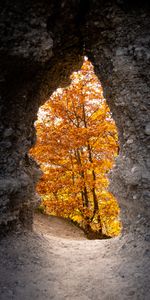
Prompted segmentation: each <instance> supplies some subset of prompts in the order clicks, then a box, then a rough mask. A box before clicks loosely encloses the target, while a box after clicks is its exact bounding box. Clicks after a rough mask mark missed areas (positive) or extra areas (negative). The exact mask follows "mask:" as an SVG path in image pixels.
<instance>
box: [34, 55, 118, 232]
mask: <svg viewBox="0 0 150 300" xmlns="http://www.w3.org/2000/svg"><path fill="white" fill-rule="evenodd" d="M71 80H72V82H71V85H70V86H69V87H67V88H65V89H58V90H57V91H56V92H55V93H54V94H53V95H52V96H51V98H50V99H49V101H47V102H46V104H45V105H44V106H43V107H42V108H41V110H40V113H39V119H38V121H37V124H36V128H37V135H38V140H37V144H36V147H35V148H34V149H32V155H34V157H35V158H36V159H37V160H38V162H39V163H40V164H41V167H42V169H43V172H44V175H43V177H42V179H41V181H40V183H39V184H38V187H37V189H38V192H39V193H40V194H41V196H42V197H43V203H42V206H43V207H44V210H45V211H46V212H47V213H51V214H56V215H58V216H63V217H67V218H71V219H72V220H74V221H77V222H78V223H79V224H80V226H81V227H83V228H84V230H85V231H86V232H91V231H96V232H98V234H99V235H101V234H102V232H103V233H105V234H106V235H115V234H116V233H118V231H119V227H120V224H119V222H118V220H117V217H118V211H119V208H118V205H117V202H116V200H115V199H114V197H113V196H112V195H111V194H110V193H108V192H107V190H106V188H107V186H108V179H107V173H108V172H109V170H110V169H111V168H112V166H113V163H114V157H115V156H116V155H117V151H118V142H117V131H116V127H115V123H114V121H113V119H112V117H111V113H110V110H109V107H108V106H107V104H106V101H105V99H104V98H103V93H102V87H101V84H100V82H99V80H98V79H97V77H96V75H95V74H94V70H93V66H92V64H91V63H90V62H89V61H88V60H87V59H85V61H84V63H83V66H82V68H81V70H80V71H79V72H75V73H73V74H72V76H71ZM110 224H111V226H110Z"/></svg>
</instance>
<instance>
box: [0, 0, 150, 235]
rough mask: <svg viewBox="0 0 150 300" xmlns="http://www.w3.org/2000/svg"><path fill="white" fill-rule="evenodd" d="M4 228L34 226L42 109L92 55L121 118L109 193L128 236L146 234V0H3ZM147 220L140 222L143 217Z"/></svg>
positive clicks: (149, 104) (149, 189) (0, 135)
mask: <svg viewBox="0 0 150 300" xmlns="http://www.w3.org/2000/svg"><path fill="white" fill-rule="evenodd" d="M0 6H1V12H2V15H1V22H0V35H1V44H0V54H1V56H0V63H1V74H0V85H1V95H0V96H1V98H0V113H1V117H0V146H1V147H0V165H1V168H0V186H1V190H0V196H1V200H0V226H1V231H2V232H3V231H4V229H9V228H12V227H13V226H15V227H16V225H17V224H23V225H24V226H31V224H32V211H33V208H34V207H35V206H36V205H37V203H38V201H39V199H38V197H37V196H36V194H35V191H34V190H35V185H36V182H37V181H38V179H39V177H40V175H41V174H40V172H39V168H38V166H37V164H36V163H35V162H34V161H33V160H32V159H30V158H29V157H28V151H29V149H30V148H31V147H32V146H33V145H34V143H35V142H36V136H35V129H34V121H35V120H36V114H37V111H38V108H39V106H40V105H41V104H42V103H43V102H44V101H46V99H48V97H49V95H50V94H51V93H52V92H53V91H54V90H55V89H56V88H57V87H59V86H64V85H66V84H68V83H69V74H71V73H72V71H73V70H77V69H78V68H79V67H80V65H81V63H82V55H87V56H88V57H89V59H90V60H91V61H92V63H93V64H94V66H95V71H96V73H97V75H98V77H99V78H100V80H101V82H102V85H103V88H104V96H105V97H106V99H107V101H108V104H109V106H110V108H111V111H112V114H113V117H114V119H115V121H116V124H117V127H118V131H119V140H120V153H119V157H118V158H117V161H116V167H115V168H114V170H113V171H112V172H111V174H110V177H111V185H110V189H111V190H112V191H113V193H114V194H115V195H116V197H117V199H118V201H119V203H120V206H121V208H122V219H123V222H124V228H125V230H126V232H127V231H129V230H131V231H132V232H138V234H139V232H141V233H142V234H143V232H146V231H147V226H148V216H149V197H150V185H149V168H150V163H149V152H150V143H149V142H150V139H149V130H150V129H149V113H150V101H149V100H150V99H149V97H150V96H149V95H150V91H149V86H148V83H149V77H150V73H149V72H150V68H149V63H150V50H149V49H150V48H149V44H150V37H149V30H150V28H149V27H150V22H149V10H148V6H147V3H146V1H142V3H141V1H136V2H135V1H127V0H124V1H123V0H122V1H119V0H118V1H117V0H116V1H102V0H101V1H95V0H88V1H84V0H80V1H79V0H71V1H67V0H64V1H61V0H59V1H57V2H56V1H52V0H51V1H48V0H42V1H39V0H34V1H32V2H31V1H29V0H27V1H19V0H11V1H9V0H7V1H4V0H3V1H1V4H0ZM139 215H140V218H139V217H138V216H139Z"/></svg>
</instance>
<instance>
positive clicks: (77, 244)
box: [0, 214, 150, 300]
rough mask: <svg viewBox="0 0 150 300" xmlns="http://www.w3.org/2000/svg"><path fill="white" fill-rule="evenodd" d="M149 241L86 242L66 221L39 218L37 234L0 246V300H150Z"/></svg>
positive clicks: (25, 234) (14, 236)
mask: <svg viewBox="0 0 150 300" xmlns="http://www.w3.org/2000/svg"><path fill="white" fill-rule="evenodd" d="M148 254H149V248H148V241H144V242H143V241H142V240H140V239H139V240H136V241H135V240H134V239H133V237H132V236H131V235H130V234H129V235H128V236H124V237H118V238H114V239H109V240H87V239H86V238H85V236H84V234H83V232H82V231H81V230H80V229H78V228H76V227H75V226H74V225H72V224H71V223H69V222H67V221H66V220H63V219H59V218H57V217H47V216H44V215H39V214H37V215H35V219H34V231H33V232H28V231H26V232H23V233H17V234H11V235H9V236H8V237H7V238H4V239H3V240H2V241H1V243H0V300H10V299H12V300H38V299H39V300H49V299H54V300H126V299H132V300H149V299H150V289H149V282H148V275H149V271H150V268H149V267H148V265H149V259H148Z"/></svg>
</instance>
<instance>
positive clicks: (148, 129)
mask: <svg viewBox="0 0 150 300" xmlns="http://www.w3.org/2000/svg"><path fill="white" fill-rule="evenodd" d="M145 134H146V135H150V123H147V125H146V126H145Z"/></svg>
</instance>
